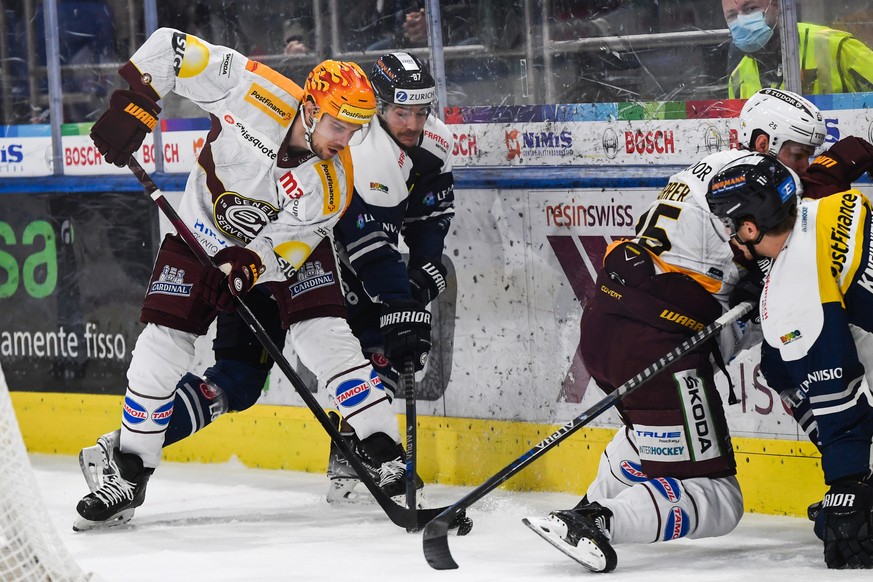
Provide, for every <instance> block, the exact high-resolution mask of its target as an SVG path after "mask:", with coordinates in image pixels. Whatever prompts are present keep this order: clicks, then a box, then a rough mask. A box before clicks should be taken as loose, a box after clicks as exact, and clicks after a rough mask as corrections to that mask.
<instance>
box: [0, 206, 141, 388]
mask: <svg viewBox="0 0 873 582" xmlns="http://www.w3.org/2000/svg"><path fill="white" fill-rule="evenodd" d="M0 203H2V207H3V213H2V216H0V362H2V364H3V370H4V372H5V374H6V380H7V382H8V384H9V388H10V389H12V390H27V391H36V392H39V391H47V392H48V391H51V392H92V393H113V394H123V393H124V389H125V387H126V382H125V377H126V376H125V373H126V371H127V365H128V363H129V362H130V357H131V349H132V348H133V345H134V342H135V340H136V337H137V336H138V335H139V332H140V330H141V329H142V324H140V323H139V308H140V304H141V301H142V297H143V293H144V289H145V286H146V284H147V282H148V279H149V276H150V274H151V269H152V263H153V261H154V256H155V253H156V251H157V246H156V245H157V234H158V233H157V227H156V225H157V219H156V217H155V215H154V213H155V212H156V210H155V208H154V205H153V204H152V202H151V201H150V200H149V199H148V198H147V197H145V196H141V195H131V194H108V193H100V194H69V193H46V194H31V195H4V196H3V197H2V198H0Z"/></svg>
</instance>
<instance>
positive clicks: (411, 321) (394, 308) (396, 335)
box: [379, 299, 430, 371]
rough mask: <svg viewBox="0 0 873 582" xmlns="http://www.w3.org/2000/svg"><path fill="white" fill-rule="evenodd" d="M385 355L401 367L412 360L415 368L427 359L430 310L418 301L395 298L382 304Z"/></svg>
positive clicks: (380, 321)
mask: <svg viewBox="0 0 873 582" xmlns="http://www.w3.org/2000/svg"><path fill="white" fill-rule="evenodd" d="M379 327H380V328H381V329H382V341H383V343H384V345H385V355H386V356H387V357H388V359H389V360H391V363H392V364H393V365H394V367H395V368H397V369H402V366H403V363H404V362H406V361H407V360H412V362H413V364H415V370H416V371H418V370H421V369H423V368H424V365H425V364H426V363H427V354H428V352H430V312H428V311H427V309H425V308H424V306H423V305H422V304H421V303H419V302H418V301H413V300H410V299H395V300H393V301H391V303H390V304H385V305H383V306H382V316H381V317H380V318H379Z"/></svg>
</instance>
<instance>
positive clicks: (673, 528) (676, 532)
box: [663, 507, 691, 542]
mask: <svg viewBox="0 0 873 582" xmlns="http://www.w3.org/2000/svg"><path fill="white" fill-rule="evenodd" d="M690 522H691V520H690V519H689V518H688V513H686V512H685V510H684V509H682V508H681V507H671V508H670V513H668V514H667V519H665V520H664V537H663V540H664V541H665V542H667V541H670V540H677V539H679V538H681V537H685V536H686V535H688V530H689V529H690V525H691V524H690Z"/></svg>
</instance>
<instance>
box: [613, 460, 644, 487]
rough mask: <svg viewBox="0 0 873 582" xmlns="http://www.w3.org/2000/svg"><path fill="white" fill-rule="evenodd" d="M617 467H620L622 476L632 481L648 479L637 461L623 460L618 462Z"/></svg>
mask: <svg viewBox="0 0 873 582" xmlns="http://www.w3.org/2000/svg"><path fill="white" fill-rule="evenodd" d="M619 467H620V468H621V474H622V475H623V476H624V478H625V479H627V480H628V481H630V482H632V483H642V482H643V481H648V480H649V478H648V476H646V474H645V473H643V466H642V465H640V464H639V463H634V462H633V461H628V460H624V461H622V462H621V463H619Z"/></svg>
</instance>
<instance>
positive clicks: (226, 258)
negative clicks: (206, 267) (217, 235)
mask: <svg viewBox="0 0 873 582" xmlns="http://www.w3.org/2000/svg"><path fill="white" fill-rule="evenodd" d="M213 260H214V261H215V264H216V265H217V266H218V268H219V269H221V271H222V272H223V273H224V274H226V275H227V287H228V288H229V289H230V292H231V293H233V295H234V296H235V297H242V296H243V295H245V294H246V293H248V292H249V290H250V289H251V288H252V287H254V286H255V283H257V282H258V277H260V276H261V274H262V273H263V272H264V265H263V264H261V257H259V256H258V253H256V252H254V251H250V250H249V249H247V248H245V247H237V246H233V247H227V248H224V249H221V250H220V251H218V252H217V253H215V256H214V257H213Z"/></svg>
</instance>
